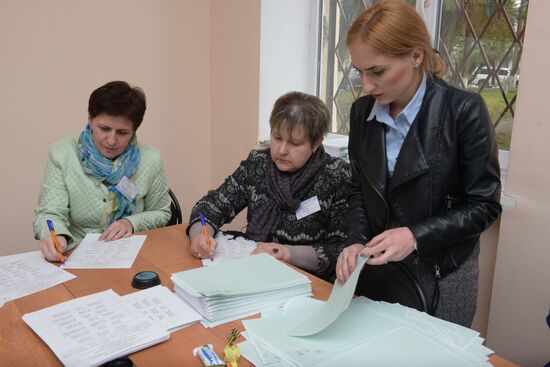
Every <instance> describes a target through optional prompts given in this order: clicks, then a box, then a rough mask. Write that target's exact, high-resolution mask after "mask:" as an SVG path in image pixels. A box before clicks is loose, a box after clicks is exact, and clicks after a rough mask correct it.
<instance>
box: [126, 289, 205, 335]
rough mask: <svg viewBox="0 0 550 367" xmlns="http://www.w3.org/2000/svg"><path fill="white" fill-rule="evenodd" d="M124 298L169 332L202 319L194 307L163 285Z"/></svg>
mask: <svg viewBox="0 0 550 367" xmlns="http://www.w3.org/2000/svg"><path fill="white" fill-rule="evenodd" d="M122 298H123V299H124V300H125V301H127V302H128V303H129V304H130V305H132V306H133V307H134V308H135V309H136V310H138V311H139V312H141V313H142V314H144V315H145V316H147V317H148V318H149V319H150V320H152V321H153V322H156V323H159V324H160V325H161V326H162V327H163V328H165V329H166V330H168V331H174V330H178V329H181V328H183V327H185V326H187V325H190V324H192V323H194V322H197V321H200V320H201V319H202V317H201V315H199V313H198V312H197V311H195V310H194V309H193V307H191V306H190V305H189V304H187V303H186V302H185V301H183V300H182V299H181V298H179V297H178V296H176V295H175V294H174V293H172V292H171V291H170V290H169V289H168V288H166V287H165V286H162V285H157V286H156V287H152V288H149V289H144V290H142V291H138V292H134V293H130V294H127V295H125V296H123V297H122Z"/></svg>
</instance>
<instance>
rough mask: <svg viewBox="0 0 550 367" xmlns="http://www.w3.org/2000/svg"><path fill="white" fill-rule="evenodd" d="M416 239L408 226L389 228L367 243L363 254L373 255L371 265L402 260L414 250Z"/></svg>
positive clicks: (369, 262) (369, 261) (368, 261)
mask: <svg viewBox="0 0 550 367" xmlns="http://www.w3.org/2000/svg"><path fill="white" fill-rule="evenodd" d="M415 242H416V240H415V238H414V235H413V234H412V232H411V230H410V229H409V228H407V227H399V228H393V229H389V230H387V231H384V232H382V233H380V234H379V235H378V236H376V237H374V238H373V239H372V240H370V242H369V243H367V245H366V248H365V249H364V250H363V251H361V256H371V258H370V259H368V260H367V264H370V265H383V264H386V263H388V262H390V261H401V260H403V259H404V258H406V257H407V256H409V254H411V253H412V252H413V251H414V244H415Z"/></svg>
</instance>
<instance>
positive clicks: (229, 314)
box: [172, 254, 311, 327]
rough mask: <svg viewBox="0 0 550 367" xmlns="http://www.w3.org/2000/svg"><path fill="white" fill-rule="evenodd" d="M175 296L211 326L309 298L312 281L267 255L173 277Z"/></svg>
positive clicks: (203, 268) (205, 324)
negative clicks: (297, 298)
mask: <svg viewBox="0 0 550 367" xmlns="http://www.w3.org/2000/svg"><path fill="white" fill-rule="evenodd" d="M172 281H173V282H174V290H175V291H176V294H177V295H179V296H180V297H182V298H183V299H184V300H185V301H187V302H188V303H189V304H190V305H191V306H193V308H195V310H197V311H198V312H199V313H200V314H201V315H202V316H203V318H204V319H203V321H202V323H203V325H204V326H206V327H213V326H216V325H219V324H223V323H225V322H229V321H232V320H236V319H240V318H243V317H246V316H250V315H253V314H255V313H257V312H260V311H263V310H266V309H269V308H272V307H276V306H280V305H282V304H284V303H285V302H287V301H288V300H289V299H291V298H293V297H298V296H309V295H311V282H310V281H309V279H308V278H307V277H306V276H305V275H303V274H301V273H299V272H298V271H296V270H293V269H292V268H290V267H288V266H286V265H285V264H283V263H281V262H279V261H278V260H276V259H274V258H273V257H271V256H269V255H267V254H259V255H255V256H248V257H244V258H240V259H236V260H232V261H228V262H224V263H221V264H218V265H216V266H208V267H202V268H197V269H192V270H187V271H182V272H179V273H174V274H172Z"/></svg>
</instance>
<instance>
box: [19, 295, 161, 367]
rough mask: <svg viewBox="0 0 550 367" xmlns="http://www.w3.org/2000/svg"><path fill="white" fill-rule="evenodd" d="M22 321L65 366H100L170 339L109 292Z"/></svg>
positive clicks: (158, 325) (144, 317)
mask: <svg viewBox="0 0 550 367" xmlns="http://www.w3.org/2000/svg"><path fill="white" fill-rule="evenodd" d="M22 319H23V321H25V322H26V323H27V325H29V327H30V328H31V329H32V330H33V331H34V332H35V333H36V334H38V336H39V337H40V338H41V339H42V340H43V341H44V342H45V343H46V344H47V345H48V346H49V347H50V349H51V350H52V351H53V352H54V354H55V355H56V356H57V358H59V360H60V361H61V362H62V363H63V364H64V365H66V366H99V365H101V364H103V363H105V362H108V361H110V360H113V359H115V358H118V357H121V356H125V355H127V354H130V353H133V352H135V351H138V350H141V349H144V348H147V347H149V346H151V345H154V344H157V343H160V342H162V341H165V340H167V339H168V338H169V337H170V334H169V333H168V332H167V331H166V330H165V329H164V328H163V327H162V326H161V325H160V324H158V323H156V322H153V321H151V320H150V319H149V318H148V317H147V316H145V315H143V314H141V313H140V312H139V311H137V310H136V309H134V308H133V307H132V306H131V305H130V304H129V303H128V302H126V301H125V300H124V299H123V298H122V297H120V296H119V295H118V294H116V293H115V292H113V291H112V290H110V289H109V290H107V291H104V292H99V293H95V294H92V295H89V296H85V297H80V298H76V299H73V300H70V301H66V302H63V303H60V304H57V305H55V306H51V307H47V308H44V309H42V310H39V311H35V312H31V313H28V314H25V315H23V317H22Z"/></svg>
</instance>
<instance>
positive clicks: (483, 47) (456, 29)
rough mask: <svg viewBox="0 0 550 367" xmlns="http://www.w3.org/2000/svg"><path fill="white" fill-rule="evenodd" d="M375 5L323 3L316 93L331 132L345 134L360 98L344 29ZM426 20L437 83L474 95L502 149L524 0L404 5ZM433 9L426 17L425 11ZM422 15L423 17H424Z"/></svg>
mask: <svg viewBox="0 0 550 367" xmlns="http://www.w3.org/2000/svg"><path fill="white" fill-rule="evenodd" d="M375 2H376V1H374V0H371V1H368V0H363V1H360V0H323V4H322V17H321V35H320V37H321V51H320V54H321V55H320V62H321V64H320V67H319V95H320V97H321V98H322V99H323V100H324V101H325V102H326V103H327V106H329V109H330V110H331V112H332V117H333V119H332V121H333V125H332V132H334V133H340V134H347V133H348V129H349V112H350V107H351V104H352V103H353V101H354V100H355V99H356V98H357V97H359V96H360V95H361V94H362V91H361V81H360V79H359V75H358V74H357V72H356V71H355V70H354V69H353V68H351V67H350V56H349V53H348V51H347V49H346V45H345V37H346V32H347V29H348V28H349V26H350V24H351V23H352V22H353V20H354V19H355V17H357V16H358V15H359V14H360V13H361V12H363V11H364V10H365V9H366V8H368V7H369V6H370V5H372V4H374V3H375ZM405 2H406V3H408V4H410V5H411V6H415V7H416V8H417V10H419V11H420V13H421V14H422V15H423V16H424V18H425V19H428V20H430V19H431V18H430V15H431V14H434V15H435V16H434V17H433V18H434V19H433V20H434V21H433V22H431V21H428V22H427V23H428V29H429V30H430V31H431V33H432V40H433V42H434V44H435V45H436V46H437V49H438V51H439V53H440V56H441V57H442V58H443V60H444V61H445V64H446V73H445V75H443V79H445V80H446V81H448V82H449V83H451V84H454V85H457V86H460V87H462V88H467V89H470V90H472V91H476V92H479V93H480V94H481V95H482V96H483V98H484V100H485V102H486V104H487V106H488V108H489V112H490V114H491V117H492V120H493V123H494V124H495V128H496V132H497V138H498V142H499V147H500V148H501V149H505V150H508V149H509V147H510V136H511V131H512V122H513V117H514V106H515V102H516V94H517V87H518V84H519V73H520V70H519V61H520V58H521V51H522V47H523V36H524V33H525V23H526V17H527V8H528V2H529V1H528V0H439V1H437V0H432V1H427V0H422V1H421V0H419V1H418V4H417V1H414V0H412V1H410V0H409V1H405ZM428 7H429V8H430V9H435V11H433V10H432V11H433V12H432V13H429V12H428V11H426V9H427V8H428ZM427 13H428V14H427Z"/></svg>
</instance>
